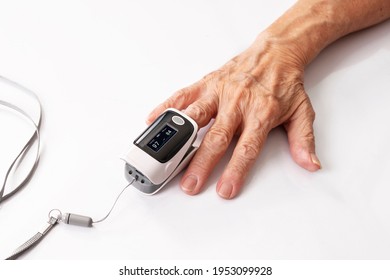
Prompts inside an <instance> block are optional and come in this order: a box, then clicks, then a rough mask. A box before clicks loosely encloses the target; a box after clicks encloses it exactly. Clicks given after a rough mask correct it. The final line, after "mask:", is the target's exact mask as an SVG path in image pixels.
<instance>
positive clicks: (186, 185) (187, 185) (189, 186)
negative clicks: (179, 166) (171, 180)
mask: <svg viewBox="0 0 390 280" xmlns="http://www.w3.org/2000/svg"><path fill="white" fill-rule="evenodd" d="M197 183H198V178H197V177H196V176H195V175H189V176H187V177H186V178H185V179H184V181H183V183H182V184H181V188H182V189H183V190H184V191H185V192H188V193H192V192H194V190H195V188H196V184H197Z"/></svg>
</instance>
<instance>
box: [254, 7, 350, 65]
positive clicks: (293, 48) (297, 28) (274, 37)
mask: <svg viewBox="0 0 390 280" xmlns="http://www.w3.org/2000/svg"><path fill="white" fill-rule="evenodd" d="M308 2H309V3H308ZM312 2H313V3H312ZM332 2H333V1H298V3H297V4H296V5H294V6H293V7H292V8H291V9H289V10H288V11H287V12H286V13H285V14H283V15H282V16H281V17H280V18H279V19H278V20H276V21H275V22H274V23H273V24H272V25H271V26H269V27H268V28H267V29H266V30H265V31H264V32H262V33H261V34H260V35H259V36H258V37H257V39H256V40H255V42H254V44H253V46H254V47H256V46H260V45H262V44H264V42H268V43H269V44H271V45H275V46H277V48H279V49H284V50H285V52H286V53H289V55H290V56H293V57H294V58H295V59H296V61H297V63H298V64H299V65H301V66H303V67H305V66H306V65H307V64H309V63H310V62H311V61H312V60H313V59H314V58H315V57H316V56H317V55H318V53H319V52H321V50H322V49H324V48H325V47H326V46H328V45H329V44H330V43H332V42H333V41H335V40H337V39H338V38H340V37H341V36H343V35H345V34H346V33H347V30H346V26H345V24H343V22H342V15H341V13H337V12H336V10H337V9H336V5H334V4H332Z"/></svg>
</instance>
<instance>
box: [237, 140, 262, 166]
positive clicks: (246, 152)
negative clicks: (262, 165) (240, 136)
mask: <svg viewBox="0 0 390 280" xmlns="http://www.w3.org/2000/svg"><path fill="white" fill-rule="evenodd" d="M258 142H259V141H258V140H257V139H256V140H255V139H252V140H246V141H244V142H243V143H242V144H241V145H240V146H239V147H238V151H237V152H238V156H239V158H242V160H245V161H254V160H256V158H257V156H258V155H259V150H260V148H259V146H260V145H259V144H258Z"/></svg>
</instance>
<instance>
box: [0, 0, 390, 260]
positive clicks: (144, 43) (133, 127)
mask: <svg viewBox="0 0 390 280" xmlns="http://www.w3.org/2000/svg"><path fill="white" fill-rule="evenodd" d="M293 2H294V1H287V0H285V1H265V0H263V1H258V0H241V1H173V0H170V1H125V0H123V1H119V0H117V1H92V0H91V1H2V2H1V3H0V75H3V76H6V77H8V78H11V79H13V80H15V81H18V82H20V83H22V84H23V85H25V86H27V87H28V88H30V89H32V90H34V91H35V92H37V93H38V95H39V96H40V98H41V100H42V103H43V107H44V123H43V126H42V131H41V132H42V137H43V142H44V147H43V153H42V158H41V162H40V165H39V167H38V169H37V172H36V175H35V176H34V178H33V180H32V181H31V182H30V184H29V185H28V186H27V187H26V188H25V189H24V190H23V191H22V192H20V193H19V194H18V195H17V196H15V197H14V198H13V199H11V200H10V201H7V202H6V203H4V204H2V205H1V206H0V257H1V258H4V257H6V256H7V254H9V253H10V252H11V251H12V250H13V249H15V248H16V247H17V246H19V245H20V244H21V243H23V242H24V241H26V240H27V239H28V238H30V237H31V236H32V235H33V234H35V233H36V232H37V231H38V230H40V229H41V228H42V226H44V224H45V223H46V220H47V213H48V211H49V210H50V209H52V208H59V209H61V210H62V211H64V212H73V213H78V214H84V215H90V216H92V217H94V218H96V219H98V218H100V217H102V216H103V215H105V213H106V211H107V210H108V209H109V207H110V206H111V204H112V202H113V200H114V198H115V196H116V195H117V193H118V192H119V191H120V190H121V189H122V188H123V187H124V185H125V184H126V181H125V179H124V176H123V162H122V161H121V160H120V159H119V158H120V157H121V156H122V155H123V154H125V153H126V151H127V149H128V147H129V144H130V143H131V142H132V141H133V140H134V139H135V137H137V136H138V134H139V133H140V132H141V131H142V130H143V129H144V128H145V123H144V120H145V118H146V116H147V114H148V112H149V111H150V110H151V109H152V108H154V107H155V106H156V105H157V104H159V103H160V102H162V101H163V100H165V99H166V98H167V97H169V96H170V94H171V93H173V92H174V91H175V90H178V89H180V88H181V87H184V86H186V85H189V84H191V83H192V82H195V81H196V80H198V79H199V78H201V77H202V76H203V75H205V74H207V73H209V72H210V71H212V70H214V69H216V68H218V67H219V66H221V65H222V64H223V63H225V62H226V61H227V60H228V59H230V58H231V57H233V56H234V55H236V54H238V53H239V52H241V51H243V50H244V49H245V48H246V47H247V46H249V44H250V43H251V42H252V41H253V40H254V38H255V37H256V35H257V34H258V33H259V32H260V31H262V30H263V29H265V28H266V27H267V26H268V25H269V24H271V23H272V22H273V21H274V20H275V19H276V18H277V17H278V16H279V15H281V14H282V13H283V11H285V10H286V9H287V8H288V7H289V6H291V5H292V4H293ZM389 30H390V22H385V23H383V24H381V25H378V26H376V27H373V28H370V29H368V30H365V31H362V32H359V33H356V34H353V35H351V36H348V37H346V38H344V39H342V40H339V41H338V42H336V43H334V44H333V45H332V46H330V47H329V48H327V49H326V50H325V51H323V52H322V53H321V54H320V56H319V57H318V58H317V59H316V60H315V61H314V62H313V63H312V64H311V65H310V66H309V67H308V69H307V71H306V74H305V87H306V89H307V91H308V93H309V95H310V98H311V101H312V103H313V106H314V109H315V111H316V121H315V133H316V145H317V153H318V156H319V157H320V159H321V162H322V164H323V169H322V170H321V171H319V172H317V173H310V172H307V171H305V170H303V169H301V168H300V167H298V166H297V165H296V164H295V163H294V162H293V160H292V158H291V156H290V154H289V150H288V144H287V139H286V135H285V132H284V131H283V130H282V129H275V130H274V131H273V132H272V133H271V134H270V135H269V137H268V140H267V143H266V146H265V148H264V151H263V152H262V154H261V157H260V158H259V160H258V161H257V163H256V165H255V166H254V168H253V171H252V172H251V174H250V177H249V180H248V182H247V185H246V187H245V188H244V190H243V191H242V193H241V194H240V196H239V197H237V198H236V199H234V200H232V201H226V200H223V199H221V198H220V197H218V196H217V194H216V193H215V184H216V182H217V180H218V176H219V175H220V174H221V172H222V170H223V167H224V165H225V164H226V163H227V161H228V159H229V153H231V151H232V149H233V146H232V147H231V149H230V150H229V153H228V154H227V155H226V157H225V158H224V159H223V160H222V162H221V163H220V164H219V165H218V166H217V167H216V169H215V170H214V172H213V174H212V176H211V178H210V179H209V181H208V183H207V186H206V188H205V190H204V191H203V192H202V193H201V194H199V195H197V196H194V197H191V196H187V195H185V194H184V193H183V192H182V191H181V190H180V188H179V186H178V179H179V178H176V180H174V181H173V182H172V183H171V184H170V185H169V186H168V187H166V188H165V189H163V191H161V192H160V193H158V194H157V195H155V196H151V197H148V196H144V195H141V194H140V193H138V192H137V191H136V190H135V189H130V190H128V191H127V192H126V193H125V194H124V195H123V197H122V198H121V200H120V201H119V202H118V205H117V208H116V209H115V210H114V212H113V214H112V216H111V217H110V218H109V219H108V220H107V221H106V222H104V223H102V224H98V225H96V226H94V228H78V227H74V226H66V225H59V226H57V227H56V228H55V229H54V230H53V231H52V232H51V233H50V235H49V236H48V237H47V238H46V239H45V240H44V241H43V242H42V243H41V244H40V245H39V246H38V247H36V249H35V250H33V251H32V252H30V253H28V254H27V255H25V257H24V259H389V258H390V239H389V236H390V219H389V216H390V203H389V200H390V188H389V186H390V184H389V181H390V180H389V169H390V161H389V158H390V148H389V144H388V143H389V139H390V126H389V124H388V121H389V120H390V110H389V109H388V108H389V105H388V104H389V101H390V95H389V88H390V79H389V77H390V33H389ZM0 89H1V87H0ZM1 94H5V93H4V91H2V92H0V96H3V95H1ZM0 119H1V121H0V129H1V137H0V159H1V160H0V178H3V176H4V175H5V172H6V170H7V167H8V165H9V164H10V163H11V161H12V159H13V158H14V157H15V155H16V153H17V152H18V151H19V149H20V148H21V147H22V146H23V142H24V141H26V140H27V138H28V137H29V135H30V133H32V130H31V128H29V126H28V124H27V123H25V122H23V121H22V120H20V119H19V118H17V117H16V116H14V115H13V114H10V113H9V112H8V111H6V110H1V111H0ZM3 174H4V175H3Z"/></svg>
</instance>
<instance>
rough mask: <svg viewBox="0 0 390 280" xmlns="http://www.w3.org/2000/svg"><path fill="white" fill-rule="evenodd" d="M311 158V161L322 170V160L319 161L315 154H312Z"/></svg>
mask: <svg viewBox="0 0 390 280" xmlns="http://www.w3.org/2000/svg"><path fill="white" fill-rule="evenodd" d="M310 157H311V161H312V162H313V163H314V164H315V165H317V166H318V167H319V168H320V169H321V167H322V166H321V162H320V160H319V159H318V157H317V155H316V154H314V153H311V154H310Z"/></svg>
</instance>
